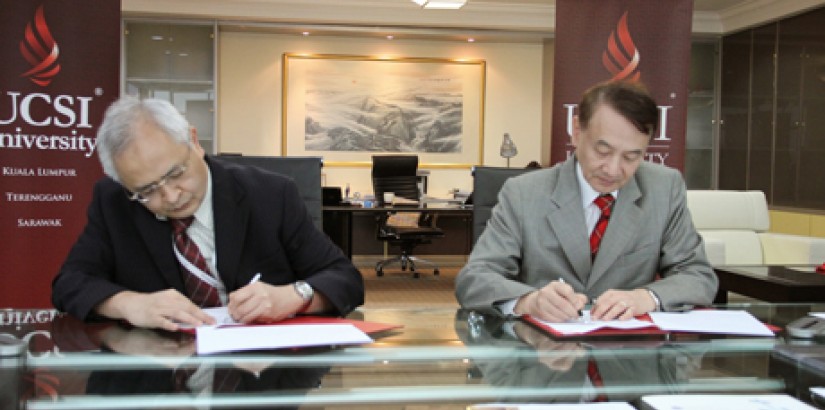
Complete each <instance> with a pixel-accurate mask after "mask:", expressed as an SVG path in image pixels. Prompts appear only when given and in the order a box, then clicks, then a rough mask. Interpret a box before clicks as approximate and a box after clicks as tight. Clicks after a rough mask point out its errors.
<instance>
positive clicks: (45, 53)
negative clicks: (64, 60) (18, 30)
mask: <svg viewBox="0 0 825 410" xmlns="http://www.w3.org/2000/svg"><path fill="white" fill-rule="evenodd" d="M20 54H22V55H23V58H25V59H26V61H28V62H29V64H30V65H31V68H30V69H29V70H28V71H26V72H25V73H23V74H20V76H21V77H28V78H29V80H31V81H32V82H33V83H35V84H37V85H39V86H42V87H45V86H47V85H49V83H51V82H52V77H54V76H56V75H57V73H59V72H60V64H59V63H58V62H57V58H58V57H59V56H60V49H59V47H58V46H57V42H56V41H54V37H52V33H51V32H50V31H49V26H48V25H47V24H46V18H45V17H44V16H43V5H42V4H41V5H40V7H38V8H37V11H36V12H35V13H34V20H33V21H31V22H29V23H28V24H26V33H25V37H24V39H23V40H21V41H20Z"/></svg>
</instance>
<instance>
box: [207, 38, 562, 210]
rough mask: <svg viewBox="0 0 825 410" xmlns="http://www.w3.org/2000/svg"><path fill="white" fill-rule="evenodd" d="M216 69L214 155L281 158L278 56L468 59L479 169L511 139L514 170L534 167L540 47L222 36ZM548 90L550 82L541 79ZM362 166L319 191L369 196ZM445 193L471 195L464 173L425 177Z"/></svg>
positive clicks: (328, 175)
mask: <svg viewBox="0 0 825 410" xmlns="http://www.w3.org/2000/svg"><path fill="white" fill-rule="evenodd" d="M218 44H219V51H218V56H219V63H218V115H219V117H218V152H235V153H243V154H245V155H273V156H274V155H281V75H282V72H281V65H282V55H283V54H284V53H320V54H348V55H365V56H371V55H386V54H391V55H394V56H398V57H433V58H472V59H483V60H485V61H486V62H487V84H486V102H485V106H486V107H485V113H484V134H485V135H484V154H483V158H484V165H492V166H504V165H505V164H506V160H505V159H503V158H501V157H500V156H499V153H498V151H499V146H500V144H501V139H502V135H503V134H504V133H505V132H508V133H510V136H511V137H512V138H513V140H514V142H515V143H516V146H517V147H518V151H519V154H518V156H517V157H515V158H513V159H511V161H510V163H511V166H513V167H521V166H524V165H526V164H527V163H528V162H530V161H532V160H537V161H541V159H542V158H543V157H546V156H547V153H542V152H541V151H542V144H541V139H542V138H541V129H542V118H541V115H542V87H544V89H545V92H547V84H544V85H543V81H542V57H543V48H544V47H543V46H542V45H541V44H510V43H497V44H480V43H465V42H446V41H404V40H392V41H390V40H373V39H365V38H341V37H303V36H288V35H280V34H268V33H245V32H221V33H220V37H219V43H218ZM548 82H549V83H552V79H550V80H548ZM369 173H370V170H369V168H367V167H329V166H328V167H325V168H324V174H325V184H326V185H329V186H344V185H346V184H347V183H349V184H350V186H351V189H352V192H361V193H362V194H365V193H371V192H372V183H371V181H370V177H369ZM451 188H460V189H466V190H470V189H471V188H472V177H471V175H470V170H469V169H434V170H431V174H430V181H429V190H428V191H429V194H430V195H433V196H439V197H445V196H447V194H448V191H449V190H450V189H451Z"/></svg>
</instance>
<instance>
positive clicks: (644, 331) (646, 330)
mask: <svg viewBox="0 0 825 410" xmlns="http://www.w3.org/2000/svg"><path fill="white" fill-rule="evenodd" d="M636 319H638V320H644V321H647V322H651V323H653V321H652V320H651V319H650V316H649V315H642V316H637V317H636ZM521 320H524V321H525V322H527V323H529V324H531V325H533V326H535V327H536V328H538V329H540V330H543V331H545V332H547V333H549V334H551V335H552V336H553V337H556V338H574V337H591V336H592V337H599V336H656V335H666V334H667V332H665V331H664V330H662V329H659V328H658V327H656V326H655V325H654V326H650V327H643V328H640V329H615V328H610V327H603V328H601V329H596V330H594V331H592V332H587V333H575V334H572V333H571V334H564V333H559V332H558V331H556V329H553V328H552V327H550V326H547V325H546V324H544V323H542V322H541V321H539V320H537V319H535V318H533V317H532V316H530V315H524V316H522V317H521Z"/></svg>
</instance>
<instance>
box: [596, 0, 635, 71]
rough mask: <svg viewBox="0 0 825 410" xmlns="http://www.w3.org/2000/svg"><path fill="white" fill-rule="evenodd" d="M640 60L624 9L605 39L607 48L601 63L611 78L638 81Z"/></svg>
mask: <svg viewBox="0 0 825 410" xmlns="http://www.w3.org/2000/svg"><path fill="white" fill-rule="evenodd" d="M640 60H641V55H640V53H639V49H638V48H636V44H635V43H634V42H633V37H631V36H630V29H629V28H628V26H627V12H626V11H625V12H624V14H623V15H622V18H620V19H619V23H618V24H617V25H616V29H615V30H613V32H612V33H610V38H608V40H607V50H604V52H602V65H603V66H604V68H605V69H607V71H608V72H610V74H612V75H613V77H612V78H611V79H612V80H631V81H638V80H639V77H641V75H642V72H641V71H639V61H640Z"/></svg>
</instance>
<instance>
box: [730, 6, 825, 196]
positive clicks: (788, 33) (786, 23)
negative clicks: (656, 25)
mask: <svg viewBox="0 0 825 410" xmlns="http://www.w3.org/2000/svg"><path fill="white" fill-rule="evenodd" d="M823 22H825V8H820V9H817V10H813V11H810V12H807V13H804V14H801V15H798V16H794V17H791V18H787V19H783V20H780V21H778V22H774V23H770V24H766V25H763V26H760V27H756V28H753V29H749V30H746V31H743V32H740V33H735V34H731V35H728V36H725V37H724V38H723V39H722V86H721V90H722V95H721V118H722V125H721V128H720V149H719V164H720V168H719V188H721V189H737V190H744V189H748V190H761V191H764V192H765V195H766V196H767V197H768V203H769V204H770V205H772V206H781V207H793V208H800V209H816V210H823V209H825V185H823V184H822V182H821V178H818V177H817V176H818V175H821V174H822V156H823V155H825V133H824V132H823V131H825V116H823V115H822V113H823V112H825V41H823V40H825V36H823V34H822V23H823Z"/></svg>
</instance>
